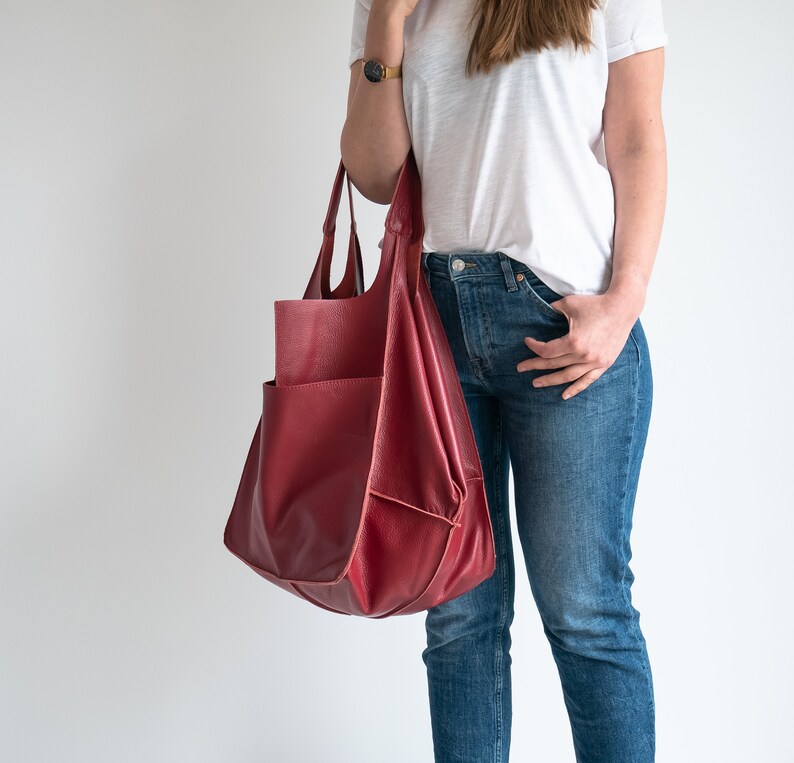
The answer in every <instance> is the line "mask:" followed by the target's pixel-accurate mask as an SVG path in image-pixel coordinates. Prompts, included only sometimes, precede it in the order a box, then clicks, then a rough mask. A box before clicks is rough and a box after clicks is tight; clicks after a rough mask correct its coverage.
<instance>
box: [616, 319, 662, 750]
mask: <svg viewBox="0 0 794 763" xmlns="http://www.w3.org/2000/svg"><path fill="white" fill-rule="evenodd" d="M629 336H630V337H631V340H632V342H633V343H634V347H635V349H636V352H637V372H636V375H635V379H634V406H633V409H632V422H631V434H630V436H629V447H628V448H627V449H626V452H627V453H628V456H627V458H626V462H627V463H626V479H625V482H624V484H623V491H622V496H621V511H620V533H619V537H620V539H621V542H620V553H621V556H622V559H623V562H622V566H623V572H622V575H621V578H620V590H621V593H622V594H623V600H624V601H625V603H626V607H627V609H628V612H629V615H630V618H631V626H632V631H633V632H634V637H635V639H636V640H637V641H638V642H640V641H641V640H642V635H641V631H640V626H639V622H638V620H637V617H636V616H635V614H634V607H633V606H632V603H631V602H630V601H629V597H628V592H627V589H626V572H627V569H628V565H629V561H628V559H627V557H626V553H625V551H626V549H625V543H624V533H625V530H626V513H627V510H628V505H627V497H628V483H629V476H630V473H631V469H630V468H629V467H630V462H631V457H632V454H633V453H634V447H633V446H634V443H635V441H636V432H637V422H638V420H639V407H640V369H641V367H642V353H641V351H640V346H639V343H638V342H637V339H636V338H635V336H634V327H633V326H632V328H631V331H630V332H629ZM642 672H643V674H644V675H645V680H646V682H647V684H648V693H649V696H650V700H649V702H648V710H649V712H650V715H651V718H652V719H653V718H654V715H655V706H654V697H653V684H652V680H651V676H650V673H649V672H648V666H647V665H646V663H645V661H644V660H643V661H642ZM652 734H653V732H652ZM646 741H647V740H646ZM648 745H649V749H650V750H651V751H652V750H653V745H651V743H650V742H648Z"/></svg>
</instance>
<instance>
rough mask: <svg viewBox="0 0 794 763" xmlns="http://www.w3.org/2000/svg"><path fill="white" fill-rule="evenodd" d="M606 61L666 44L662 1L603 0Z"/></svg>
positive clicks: (610, 61)
mask: <svg viewBox="0 0 794 763" xmlns="http://www.w3.org/2000/svg"><path fill="white" fill-rule="evenodd" d="M604 23H605V28H606V44H607V62H608V63H612V62H613V61H617V60H618V59H620V58H625V57H626V56H630V55H631V54H632V53H640V52H642V51H643V50H651V49H653V48H660V47H662V46H664V45H667V34H666V33H665V29H664V19H663V18H662V0H607V4H606V7H605V8H604Z"/></svg>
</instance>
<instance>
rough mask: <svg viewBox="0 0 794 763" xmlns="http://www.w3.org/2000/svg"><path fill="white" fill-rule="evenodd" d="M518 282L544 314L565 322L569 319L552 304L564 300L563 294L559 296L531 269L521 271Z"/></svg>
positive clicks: (517, 274) (518, 272)
mask: <svg viewBox="0 0 794 763" xmlns="http://www.w3.org/2000/svg"><path fill="white" fill-rule="evenodd" d="M516 281H517V282H518V287H519V288H520V289H522V290H523V291H524V293H525V294H526V295H527V296H528V297H529V298H530V299H531V300H532V301H533V302H534V303H535V304H536V305H537V306H538V307H539V308H540V309H541V310H542V311H543V312H544V313H546V315H548V316H549V317H552V318H558V319H561V320H564V321H567V320H568V317H567V316H566V315H564V314H563V313H561V312H560V311H559V310H555V309H554V308H553V307H552V305H551V303H552V302H556V301H557V300H558V299H562V294H558V293H557V292H556V291H554V289H552V288H551V287H550V286H549V285H548V284H547V283H546V282H545V281H542V280H541V279H540V278H539V277H538V276H537V275H536V274H535V273H534V272H533V271H532V270H530V269H529V268H527V269H525V270H519V271H517V272H516Z"/></svg>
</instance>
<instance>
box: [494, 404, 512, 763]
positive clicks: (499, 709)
mask: <svg viewBox="0 0 794 763" xmlns="http://www.w3.org/2000/svg"><path fill="white" fill-rule="evenodd" d="M502 419H503V413H502V405H501V403H500V404H499V416H498V419H497V423H496V439H495V442H496V452H495V454H494V485H495V486H496V507H495V508H496V516H497V520H498V523H499V541H500V543H499V546H500V550H501V551H502V559H501V560H500V566H501V569H502V600H501V607H500V610H499V627H498V628H497V631H496V651H495V668H496V700H495V707H496V750H495V763H501V758H502V732H503V723H502V713H503V703H502V689H503V684H502V662H503V655H502V633H503V632H504V627H505V622H506V620H507V596H508V590H507V587H508V583H509V581H508V575H509V574H510V570H509V569H508V565H507V558H506V556H507V554H506V549H505V543H506V534H505V528H504V521H505V520H504V512H503V511H502V500H503V496H502V487H501V479H500V476H499V475H500V470H501V465H502V458H503V457H504V452H503V451H504V446H503V442H502V427H503V420H502Z"/></svg>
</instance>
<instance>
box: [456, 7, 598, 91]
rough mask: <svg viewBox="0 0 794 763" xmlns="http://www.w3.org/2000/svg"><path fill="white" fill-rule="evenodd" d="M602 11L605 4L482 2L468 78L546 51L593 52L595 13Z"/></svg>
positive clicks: (475, 15)
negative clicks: (571, 48) (561, 48)
mask: <svg viewBox="0 0 794 763" xmlns="http://www.w3.org/2000/svg"><path fill="white" fill-rule="evenodd" d="M600 7H601V0H478V2H477V5H476V7H475V10H474V13H473V15H472V18H471V20H470V22H469V26H471V24H472V23H474V22H475V21H477V22H478V23H477V28H476V29H475V32H474V36H473V38H472V41H471V45H470V47H469V55H468V57H467V59H466V76H467V77H469V76H471V75H473V74H474V73H475V72H477V71H481V72H483V73H484V74H487V73H488V72H489V71H490V70H491V67H492V66H494V65H495V64H508V63H510V62H511V61H512V60H513V59H515V58H517V57H518V56H520V55H521V54H522V53H525V52H531V51H541V50H543V48H546V47H558V46H560V45H564V44H566V43H573V46H574V49H575V50H578V49H579V48H581V49H583V50H584V51H585V52H587V51H589V50H590V47H591V46H592V44H593V42H592V40H591V38H590V32H591V23H592V11H593V10H595V9H597V8H600Z"/></svg>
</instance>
